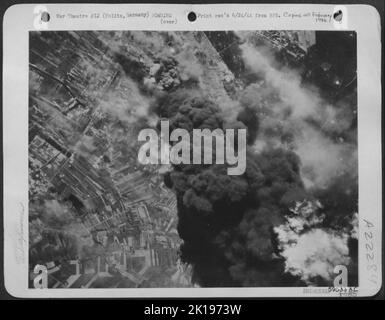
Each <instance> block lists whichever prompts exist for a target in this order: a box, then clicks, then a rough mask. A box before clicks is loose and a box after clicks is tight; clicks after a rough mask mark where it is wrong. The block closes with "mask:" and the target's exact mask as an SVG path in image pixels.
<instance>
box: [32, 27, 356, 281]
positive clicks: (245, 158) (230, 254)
mask: <svg viewBox="0 0 385 320" xmlns="http://www.w3.org/2000/svg"><path fill="white" fill-rule="evenodd" d="M356 69H357V51H356V33H355V32H353V31H284V30H282V31H226V32H225V31H184V32H181V31H151V32H150V31H31V32H30V33H29V147H28V148H29V161H28V163H29V206H28V208H29V211H26V212H25V214H26V215H27V214H28V224H29V239H28V243H29V246H28V248H29V255H28V257H29V271H28V272H29V288H36V287H48V288H189V287H201V288H205V287H307V286H319V287H333V286H335V285H336V281H337V282H338V281H340V283H339V284H340V285H342V286H344V287H346V286H349V287H357V286H358V217H359V212H358V165H357V158H358V155H357V75H356ZM336 270H337V271H336ZM339 270H342V271H341V272H342V273H341V272H339ZM337 276H339V278H337V279H336V277H337ZM337 284H338V283H337Z"/></svg>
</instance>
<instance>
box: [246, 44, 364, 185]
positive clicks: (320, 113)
mask: <svg viewBox="0 0 385 320" xmlns="http://www.w3.org/2000/svg"><path fill="white" fill-rule="evenodd" d="M241 49H242V54H243V57H244V61H245V63H246V65H247V66H248V67H249V68H250V69H251V70H252V71H253V72H254V73H255V74H257V75H259V77H260V78H261V81H260V82H258V83H253V84H251V85H249V86H248V87H247V88H246V89H245V90H244V92H243V96H242V97H241V102H242V103H243V105H246V106H253V107H256V108H257V110H258V115H259V116H260V122H261V128H260V139H259V140H258V141H256V144H255V147H256V148H257V149H259V150H260V149H261V148H263V147H264V146H265V145H272V144H273V145H276V146H283V147H288V148H291V149H293V150H294V151H295V152H296V153H297V154H298V155H299V156H300V158H301V162H302V165H303V168H302V174H303V177H304V181H305V183H306V185H307V186H308V187H326V186H327V185H328V184H329V183H330V182H331V181H332V179H333V178H334V177H335V176H336V175H337V174H343V173H344V172H346V171H352V170H354V169H355V168H356V165H357V163H356V162H357V154H356V136H355V133H356V131H355V130H351V129H350V128H351V127H352V126H354V121H355V113H354V112H352V111H351V110H352V108H354V106H355V102H352V101H340V102H337V103H336V104H335V105H332V104H331V103H329V102H327V101H326V100H325V99H323V98H322V97H321V95H320V93H319V91H318V90H317V89H316V88H315V87H312V86H310V85H309V84H307V85H305V84H304V83H303V81H302V77H301V75H300V73H299V72H298V71H297V70H293V69H289V68H288V67H283V66H280V65H279V64H278V63H277V62H276V61H275V60H274V54H273V53H272V52H270V51H269V49H267V48H266V47H263V46H262V47H256V46H254V45H252V44H250V43H248V42H246V43H245V44H243V45H242V46H241Z"/></svg>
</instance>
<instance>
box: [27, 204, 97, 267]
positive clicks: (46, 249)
mask: <svg viewBox="0 0 385 320" xmlns="http://www.w3.org/2000/svg"><path fill="white" fill-rule="evenodd" d="M29 225H30V228H29V230H30V231H29V233H30V234H29V237H30V242H31V243H33V244H34V248H35V250H34V251H33V252H32V253H31V255H30V263H31V264H32V265H34V264H36V263H39V262H43V263H44V262H48V261H53V260H62V259H64V260H71V259H76V258H78V257H80V256H81V255H82V252H83V250H84V248H86V247H89V248H91V247H92V246H93V245H94V242H93V239H92V235H91V234H90V232H89V231H88V230H87V229H86V228H85V227H84V226H83V224H82V223H81V221H80V220H79V219H77V218H76V214H75V212H74V210H72V209H71V207H70V205H69V203H67V204H65V203H63V202H59V201H58V200H45V201H37V202H33V203H31V204H30V222H29ZM40 260H41V261H40Z"/></svg>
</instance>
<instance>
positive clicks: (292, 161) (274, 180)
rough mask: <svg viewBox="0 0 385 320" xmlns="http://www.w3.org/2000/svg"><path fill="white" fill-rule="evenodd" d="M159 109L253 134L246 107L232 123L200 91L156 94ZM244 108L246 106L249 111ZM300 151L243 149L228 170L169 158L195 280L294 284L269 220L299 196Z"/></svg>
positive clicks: (180, 123) (174, 121)
mask: <svg viewBox="0 0 385 320" xmlns="http://www.w3.org/2000/svg"><path fill="white" fill-rule="evenodd" d="M156 111H157V112H158V115H159V116H160V117H162V118H165V117H166V118H168V119H169V120H170V125H171V129H173V128H184V129H187V130H189V131H191V130H192V129H193V128H200V129H204V128H208V129H216V128H221V129H224V128H239V127H240V126H241V127H247V128H248V142H249V143H250V144H251V143H252V142H253V141H254V139H255V137H256V135H257V123H258V121H257V120H258V119H257V116H256V114H255V112H254V113H253V111H252V109H246V108H245V109H243V110H241V112H240V114H239V116H238V118H237V120H238V121H236V122H235V123H234V122H230V123H228V122H227V121H226V120H225V119H223V118H222V116H221V112H220V108H219V107H218V106H217V105H215V104H214V103H213V102H211V101H210V100H208V99H206V98H204V97H202V95H201V94H200V92H198V91H196V92H191V91H189V92H187V91H176V92H174V93H171V94H169V95H167V96H165V97H164V98H162V99H161V100H160V101H159V105H158V107H157V110H156ZM248 113H249V114H250V115H249V116H248ZM299 169H300V161H299V158H298V157H297V156H296V155H295V154H294V153H293V152H291V151H287V150H283V149H271V150H266V151H264V152H262V153H260V154H256V153H255V152H254V151H252V149H251V148H249V149H248V150H247V168H246V171H245V173H244V174H243V175H240V176H229V175H227V171H226V165H175V166H174V167H173V170H172V171H171V172H169V173H168V174H167V175H166V177H165V182H166V185H167V186H169V187H171V188H173V189H174V191H175V193H176V196H177V200H178V215H179V225H178V232H179V235H180V237H181V238H182V239H183V240H184V243H183V245H182V247H181V255H182V259H183V260H184V261H185V262H187V263H189V264H191V265H192V266H193V281H194V282H196V283H197V284H199V285H201V286H270V285H274V284H276V285H278V284H281V285H282V284H283V283H284V284H286V285H292V284H293V283H294V282H296V281H297V278H295V277H291V276H290V275H288V274H285V273H284V261H283V259H282V258H279V257H278V255H277V254H276V252H275V250H276V245H275V244H274V242H275V234H274V227H276V226H278V225H280V224H282V223H283V222H284V215H285V213H286V210H287V207H288V206H289V205H290V204H292V203H294V202H295V201H296V200H298V199H303V197H304V194H305V190H304V186H303V183H302V180H301V178H300V175H299Z"/></svg>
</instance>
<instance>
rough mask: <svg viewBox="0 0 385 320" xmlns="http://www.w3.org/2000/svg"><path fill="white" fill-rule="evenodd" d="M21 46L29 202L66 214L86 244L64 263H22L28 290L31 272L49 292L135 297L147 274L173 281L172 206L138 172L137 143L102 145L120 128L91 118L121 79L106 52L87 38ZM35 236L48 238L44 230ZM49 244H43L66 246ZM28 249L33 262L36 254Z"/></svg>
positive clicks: (155, 183) (40, 36)
mask: <svg viewBox="0 0 385 320" xmlns="http://www.w3.org/2000/svg"><path fill="white" fill-rule="evenodd" d="M30 40H31V41H30V44H31V47H30V51H31V58H30V82H31V84H30V86H31V90H30V106H29V108H30V118H29V128H30V135H29V168H30V177H29V179H30V200H31V201H44V200H45V199H44V197H45V196H46V195H47V193H50V197H52V196H54V197H55V198H56V199H57V200H58V201H60V202H63V203H66V204H69V205H70V206H71V209H72V211H73V212H75V214H76V217H75V218H76V219H77V221H80V223H81V225H82V228H84V230H86V232H88V233H89V234H90V235H91V237H92V240H93V246H91V248H88V249H87V250H88V251H87V250H85V251H84V252H82V253H79V255H78V256H74V257H71V259H53V260H51V261H41V260H37V261H30V264H31V265H30V275H31V277H30V280H31V283H32V281H33V278H34V273H33V269H34V265H33V264H34V263H37V262H38V263H40V264H44V265H45V266H46V267H47V269H48V275H49V276H48V279H49V287H55V288H57V287H71V288H79V287H98V286H101V287H110V286H111V287H138V286H141V285H142V283H143V281H146V283H149V281H150V283H151V273H152V272H154V271H159V270H175V272H176V271H177V269H178V268H177V261H178V259H179V258H178V248H179V245H180V241H181V240H180V239H179V237H178V235H177V231H176V225H177V212H176V199H175V196H174V194H173V193H172V191H171V190H168V189H167V188H165V187H164V185H163V181H162V179H161V178H159V172H158V169H157V168H153V169H152V170H146V171H145V170H142V169H141V168H140V167H139V166H138V165H137V163H136V156H137V154H136V150H135V148H134V146H135V143H133V142H132V141H131V143H130V141H129V140H130V139H131V140H132V139H133V140H136V136H135V135H132V134H131V135H130V134H124V135H123V138H124V139H126V141H123V143H124V142H125V143H124V146H123V145H122V141H121V140H116V139H115V140H114V139H113V138H111V136H112V135H111V132H107V128H108V129H111V128H114V127H119V126H122V124H121V123H120V121H119V119H116V118H114V117H109V116H108V115H106V114H105V113H103V112H102V111H101V110H100V109H99V108H98V105H99V104H100V99H101V98H103V94H104V93H105V92H111V91H113V90H114V89H115V88H118V85H117V84H118V83H119V81H120V77H123V76H124V75H123V73H122V71H121V69H120V68H119V67H118V66H117V63H116V62H115V61H114V59H113V55H111V54H109V51H108V50H109V49H108V47H107V46H106V45H105V44H103V42H102V41H101V40H100V39H99V38H98V36H97V34H96V33H94V32H49V33H31V39H30ZM118 89H119V88H118ZM119 93H120V94H123V95H124V92H123V93H122V92H119ZM127 101H129V99H127ZM125 129H127V128H125ZM127 130H130V128H128V129H127ZM43 186H44V188H43ZM43 224H44V222H43ZM43 229H44V230H45V231H44V232H45V233H48V234H49V231H50V228H49V225H45V226H43ZM53 233H54V231H53ZM51 238H52V239H51ZM51 238H50V239H49V240H44V241H48V242H52V246H53V247H55V248H60V247H61V246H63V247H64V246H65V245H66V243H65V241H63V240H62V239H61V238H60V237H58V236H56V237H55V236H53V237H51ZM34 246H35V244H30V251H31V252H34V253H35V254H34V256H36V252H37V251H38V250H40V249H39V248H40V247H41V246H40V247H39V246H38V245H36V247H34ZM37 253H38V252H37ZM37 255H38V254H37Z"/></svg>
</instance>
